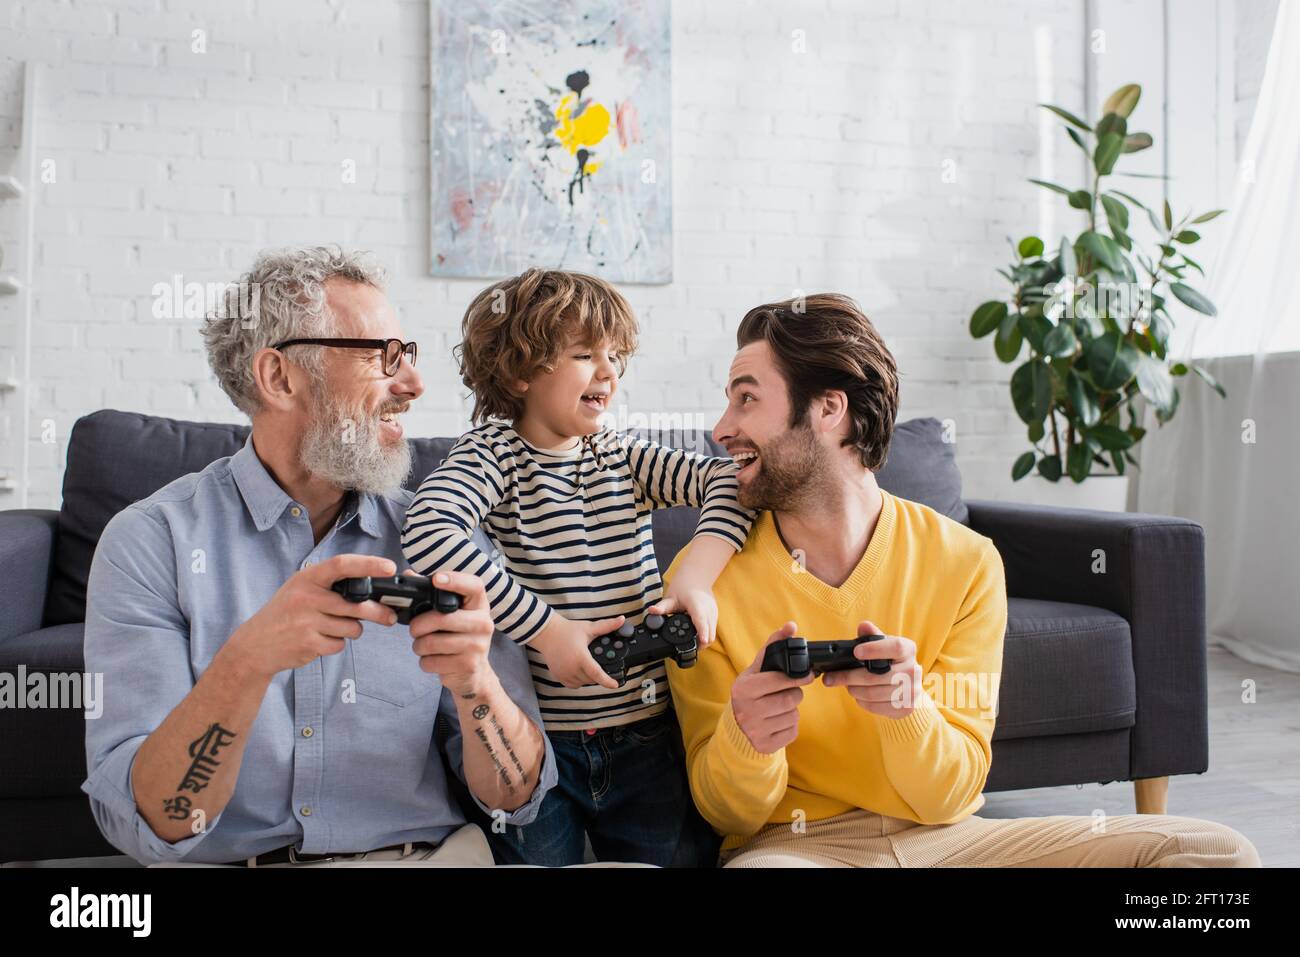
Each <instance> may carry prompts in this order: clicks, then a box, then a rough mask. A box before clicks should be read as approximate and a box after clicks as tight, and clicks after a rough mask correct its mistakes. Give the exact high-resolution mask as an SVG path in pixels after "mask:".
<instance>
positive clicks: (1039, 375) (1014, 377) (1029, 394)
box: [1011, 359, 1052, 423]
mask: <svg viewBox="0 0 1300 957" xmlns="http://www.w3.org/2000/svg"><path fill="white" fill-rule="evenodd" d="M1011 402H1012V404H1014V405H1015V407H1016V415H1018V416H1020V419H1021V421H1022V422H1026V423H1033V422H1041V421H1042V420H1043V419H1044V417H1046V415H1047V410H1048V409H1049V408H1051V405H1052V373H1051V371H1050V370H1049V369H1048V368H1047V365H1046V364H1045V363H1043V362H1042V361H1040V360H1038V359H1030V360H1029V361H1028V362H1026V363H1024V364H1023V365H1021V366H1020V367H1019V368H1018V369H1016V371H1015V372H1013V373H1012V374H1011Z"/></svg>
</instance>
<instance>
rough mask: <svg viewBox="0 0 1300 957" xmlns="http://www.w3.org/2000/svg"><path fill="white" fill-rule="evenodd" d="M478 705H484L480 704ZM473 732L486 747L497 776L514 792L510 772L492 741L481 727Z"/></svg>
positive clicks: (508, 789)
mask: <svg viewBox="0 0 1300 957" xmlns="http://www.w3.org/2000/svg"><path fill="white" fill-rule="evenodd" d="M480 707H484V706H483V705H480ZM475 710H477V709H475ZM474 734H475V736H477V737H478V739H479V740H480V741H481V742H483V747H484V748H486V749H487V753H488V757H490V758H491V759H492V763H493V764H494V765H495V766H496V769H497V776H498V777H500V778H501V783H502V784H503V785H504V786H505V789H506V790H507V791H509V792H510V793H511V794H514V793H515V784H514V782H513V781H512V780H510V772H509V771H507V770H506V767H505V765H504V764H502V763H501V758H499V757H498V756H497V752H496V748H494V747H492V742H491V741H489V740H488V736H487V734H486V733H485V732H484V731H483V729H482V728H475V729H474Z"/></svg>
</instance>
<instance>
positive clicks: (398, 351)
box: [271, 339, 417, 375]
mask: <svg viewBox="0 0 1300 957" xmlns="http://www.w3.org/2000/svg"><path fill="white" fill-rule="evenodd" d="M285 346H337V347H339V348H341V349H378V350H379V351H380V352H381V353H383V356H384V374H385V375H396V374H397V369H398V366H400V365H401V364H402V356H406V359H407V361H408V362H410V363H411V365H415V356H416V352H417V347H416V345H415V343H414V342H403V341H402V340H401V339H286V340H285V341H284V342H277V343H276V344H275V345H273V346H272V347H271V348H272V349H283V348H284V347H285Z"/></svg>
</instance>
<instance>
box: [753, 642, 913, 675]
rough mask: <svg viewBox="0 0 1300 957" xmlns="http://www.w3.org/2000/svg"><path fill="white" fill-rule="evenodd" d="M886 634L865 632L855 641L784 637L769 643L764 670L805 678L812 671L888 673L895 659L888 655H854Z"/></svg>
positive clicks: (814, 672)
mask: <svg viewBox="0 0 1300 957" xmlns="http://www.w3.org/2000/svg"><path fill="white" fill-rule="evenodd" d="M884 637H885V636H884V635H863V636H862V637H861V638H855V639H854V640H852V641H809V640H808V639H807V638H800V637H798V636H797V635H796V636H795V637H793V638H782V639H781V640H780V641H774V642H772V643H771V644H770V645H768V646H767V652H766V653H765V654H764V655H763V667H762V670H763V671H784V672H785V673H786V676H787V677H790V678H803V677H805V676H807V675H808V674H809V673H810V672H811V673H813V674H821V673H823V672H826V671H852V670H853V669H854V668H866V669H867V670H868V671H870V672H871V673H872V674H873V675H887V674H889V668H890V666H891V665H892V664H893V662H892V661H891V660H890V659H888V658H876V659H873V660H871V661H863V660H862V659H860V658H857V657H855V656H854V654H853V649H854V648H856V647H857V646H858V645H861V644H864V643H866V642H869V641H879V640H880V639H881V638H884Z"/></svg>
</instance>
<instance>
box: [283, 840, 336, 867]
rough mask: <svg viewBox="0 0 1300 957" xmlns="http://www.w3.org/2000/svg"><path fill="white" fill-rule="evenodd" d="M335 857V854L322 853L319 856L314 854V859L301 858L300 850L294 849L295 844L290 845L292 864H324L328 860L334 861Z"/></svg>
mask: <svg viewBox="0 0 1300 957" xmlns="http://www.w3.org/2000/svg"><path fill="white" fill-rule="evenodd" d="M334 859H335V858H334V855H333V854H322V855H320V856H319V857H317V856H315V855H313V856H312V859H310V860H305V859H303V858H300V857H299V856H298V852H297V851H296V850H295V849H294V846H293V845H292V844H290V845H289V863H290V864H324V863H326V862H327V861H332V860H334Z"/></svg>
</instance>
